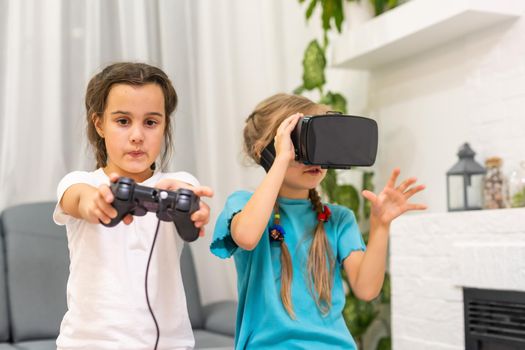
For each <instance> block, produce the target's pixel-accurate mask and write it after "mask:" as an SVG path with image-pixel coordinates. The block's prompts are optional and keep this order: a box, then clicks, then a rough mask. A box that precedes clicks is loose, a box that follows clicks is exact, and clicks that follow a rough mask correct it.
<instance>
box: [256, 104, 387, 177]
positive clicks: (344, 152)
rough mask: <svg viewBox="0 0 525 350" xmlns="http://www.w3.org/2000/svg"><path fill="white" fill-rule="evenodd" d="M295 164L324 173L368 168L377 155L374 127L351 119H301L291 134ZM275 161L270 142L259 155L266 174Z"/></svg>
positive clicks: (331, 116) (371, 122)
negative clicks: (326, 171) (323, 171)
mask: <svg viewBox="0 0 525 350" xmlns="http://www.w3.org/2000/svg"><path fill="white" fill-rule="evenodd" d="M291 138H292V142H293V145H294V148H295V160H296V161H298V162H301V163H303V164H309V165H320V166H321V168H325V169H349V168H350V167H352V166H371V165H372V164H374V162H375V160H376V154H377V123H376V122H375V121H374V120H372V119H369V118H364V117H357V116H353V115H342V114H328V115H312V116H305V117H303V118H302V119H300V120H299V121H298V122H297V125H296V127H295V128H294V130H293V131H292V134H291ZM274 159H275V147H274V142H273V140H272V142H271V143H270V144H269V145H267V146H266V148H264V150H263V151H262V153H261V165H262V166H263V168H264V170H266V172H268V171H269V170H270V167H271V166H272V164H273V160H274Z"/></svg>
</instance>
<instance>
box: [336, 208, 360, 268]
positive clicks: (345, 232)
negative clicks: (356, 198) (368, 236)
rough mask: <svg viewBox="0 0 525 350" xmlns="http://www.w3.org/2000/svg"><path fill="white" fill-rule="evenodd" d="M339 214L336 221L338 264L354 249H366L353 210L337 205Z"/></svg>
mask: <svg viewBox="0 0 525 350" xmlns="http://www.w3.org/2000/svg"><path fill="white" fill-rule="evenodd" d="M339 208H340V209H341V215H340V217H339V223H338V228H339V229H338V232H339V236H338V241H337V262H338V263H339V265H341V264H342V263H343V261H344V260H345V259H346V258H347V257H348V256H349V255H350V253H351V252H353V251H355V250H361V251H365V250H366V245H365V242H364V240H363V236H362V235H361V231H360V229H359V225H358V223H357V220H356V219H355V215H354V212H353V211H351V210H350V209H348V208H346V207H339Z"/></svg>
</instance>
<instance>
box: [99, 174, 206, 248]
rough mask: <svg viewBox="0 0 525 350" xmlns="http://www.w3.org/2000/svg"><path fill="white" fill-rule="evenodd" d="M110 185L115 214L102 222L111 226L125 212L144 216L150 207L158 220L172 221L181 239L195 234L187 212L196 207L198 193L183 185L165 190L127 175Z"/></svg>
mask: <svg viewBox="0 0 525 350" xmlns="http://www.w3.org/2000/svg"><path fill="white" fill-rule="evenodd" d="M110 188H111V192H113V195H114V196H115V199H114V200H113V203H112V205H113V207H114V208H115V209H117V216H116V217H115V218H114V219H111V221H110V222H109V224H104V223H102V225H104V226H106V227H113V226H115V225H117V224H118V223H119V222H120V221H122V219H123V218H124V217H125V216H126V215H128V214H131V215H135V216H144V215H146V213H147V212H149V211H150V212H155V213H156V214H157V217H158V218H159V219H160V220H162V221H173V222H174V223H175V227H176V228H177V231H178V232H179V235H180V237H181V238H182V239H183V240H185V241H187V242H193V241H194V240H196V239H197V238H198V237H199V228H197V227H195V225H194V224H193V221H191V219H190V216H191V214H193V213H194V212H196V211H197V210H198V209H199V197H197V196H196V195H195V193H193V191H191V190H188V189H185V188H181V189H178V190H177V191H166V190H161V189H158V188H152V187H146V186H140V185H137V184H136V183H135V181H134V180H133V179H130V178H127V177H120V178H119V179H118V180H117V181H116V182H113V183H112V184H111V186H110Z"/></svg>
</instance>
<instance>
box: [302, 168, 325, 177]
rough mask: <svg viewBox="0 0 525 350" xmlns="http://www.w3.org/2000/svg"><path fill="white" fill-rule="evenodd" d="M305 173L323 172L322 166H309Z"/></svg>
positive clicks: (317, 173) (315, 173)
mask: <svg viewBox="0 0 525 350" xmlns="http://www.w3.org/2000/svg"><path fill="white" fill-rule="evenodd" d="M304 173H305V174H309V175H319V174H321V168H320V167H314V168H308V169H306V170H305V171H304Z"/></svg>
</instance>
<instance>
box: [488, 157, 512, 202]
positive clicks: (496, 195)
mask: <svg viewBox="0 0 525 350" xmlns="http://www.w3.org/2000/svg"><path fill="white" fill-rule="evenodd" d="M502 163H503V161H502V160H501V158H499V157H492V158H488V159H487V160H485V168H486V169H487V173H486V174H485V179H484V183H483V199H484V201H483V208H485V209H499V208H506V207H507V206H508V205H507V203H508V201H507V181H506V179H505V177H504V176H503V173H502V172H501V165H502Z"/></svg>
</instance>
